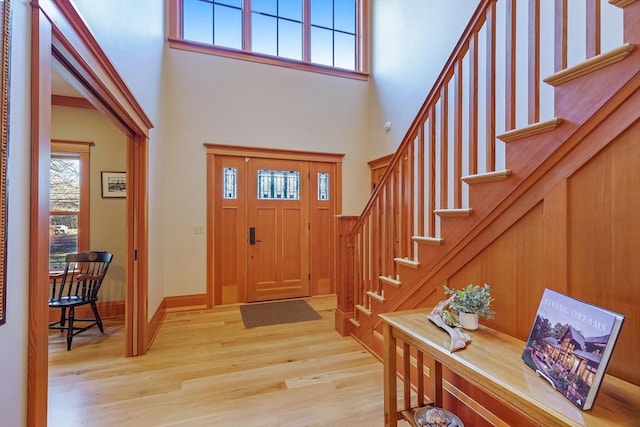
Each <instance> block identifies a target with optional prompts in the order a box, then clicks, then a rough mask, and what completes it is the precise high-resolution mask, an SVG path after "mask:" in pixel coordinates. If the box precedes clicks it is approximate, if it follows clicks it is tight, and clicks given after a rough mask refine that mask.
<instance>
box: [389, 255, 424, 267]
mask: <svg viewBox="0 0 640 427" xmlns="http://www.w3.org/2000/svg"><path fill="white" fill-rule="evenodd" d="M393 261H394V262H395V263H396V264H401V265H404V266H405V267H409V268H415V269H418V268H419V267H420V262H419V261H414V260H412V259H407V258H394V259H393Z"/></svg>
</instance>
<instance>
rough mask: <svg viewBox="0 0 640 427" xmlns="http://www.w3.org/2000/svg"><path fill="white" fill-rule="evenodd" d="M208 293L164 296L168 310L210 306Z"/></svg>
mask: <svg viewBox="0 0 640 427" xmlns="http://www.w3.org/2000/svg"><path fill="white" fill-rule="evenodd" d="M208 303H209V301H208V296H207V294H193V295H177V296H171V297H165V298H164V304H165V305H166V309H167V312H173V311H186V310H201V309H203V308H209V305H208Z"/></svg>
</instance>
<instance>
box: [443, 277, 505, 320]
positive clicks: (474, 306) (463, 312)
mask: <svg viewBox="0 0 640 427" xmlns="http://www.w3.org/2000/svg"><path fill="white" fill-rule="evenodd" d="M444 293H445V294H446V295H448V296H449V297H450V298H451V300H450V301H449V304H448V306H447V308H446V310H447V311H449V313H448V314H449V315H448V316H446V317H448V318H449V319H448V320H449V321H452V320H453V319H451V318H454V319H455V315H454V313H455V314H458V318H459V321H458V325H460V326H462V327H463V328H464V329H469V330H474V329H478V317H485V318H487V319H491V318H493V316H494V314H495V312H494V311H493V310H492V309H491V303H492V302H493V301H494V299H495V298H492V297H491V286H489V285H487V284H486V283H485V284H484V286H479V285H474V284H472V283H470V284H468V285H467V287H466V288H462V289H458V290H455V289H450V288H449V287H448V286H447V285H445V286H444ZM458 325H455V326H458Z"/></svg>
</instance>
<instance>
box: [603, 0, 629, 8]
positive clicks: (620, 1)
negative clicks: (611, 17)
mask: <svg viewBox="0 0 640 427" xmlns="http://www.w3.org/2000/svg"><path fill="white" fill-rule="evenodd" d="M635 2H636V0H609V4H611V5H613V6H616V7H619V8H625V7H627V6H629V5H630V4H633V3H635Z"/></svg>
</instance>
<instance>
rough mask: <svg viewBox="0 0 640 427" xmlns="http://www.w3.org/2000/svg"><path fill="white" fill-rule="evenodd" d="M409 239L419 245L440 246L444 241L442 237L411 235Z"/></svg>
mask: <svg viewBox="0 0 640 427" xmlns="http://www.w3.org/2000/svg"><path fill="white" fill-rule="evenodd" d="M411 239H412V240H413V241H414V242H416V243H418V244H421V245H435V246H440V245H441V244H443V243H444V239H442V238H440V237H426V236H413V237H412V238H411Z"/></svg>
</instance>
